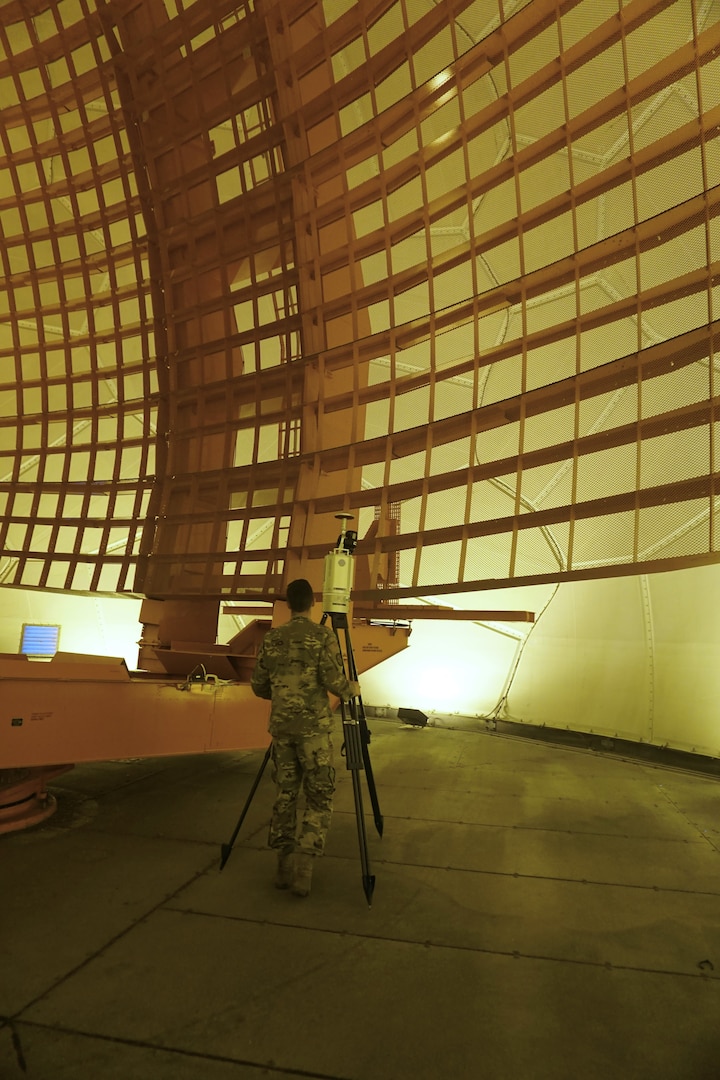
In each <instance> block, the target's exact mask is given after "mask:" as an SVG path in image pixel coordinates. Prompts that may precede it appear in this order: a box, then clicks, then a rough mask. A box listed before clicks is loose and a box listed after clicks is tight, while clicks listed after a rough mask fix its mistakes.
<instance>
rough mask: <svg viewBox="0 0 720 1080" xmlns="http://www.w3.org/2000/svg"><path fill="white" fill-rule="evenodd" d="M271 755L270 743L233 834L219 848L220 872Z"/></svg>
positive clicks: (228, 856)
mask: <svg viewBox="0 0 720 1080" xmlns="http://www.w3.org/2000/svg"><path fill="white" fill-rule="evenodd" d="M271 753H272V742H271V743H270V745H269V746H268V748H267V750H266V751H265V757H264V758H263V759H262V764H261V766H260V768H259V770H258V774H257V776H256V777H255V779H254V781H253V786H252V787H251V788H250V794H249V795H248V797H247V799H246V800H245V805H244V806H243V808H242V813H241V814H240V817H239V819H238V823H237V825H236V826H235V831H234V832H233V834H232V836H231V837H230V839H229V841H228V842H227V844H223V845H222V846H221V848H220V852H221V859H220V869H221V870H222V868H223V867H224V866H225V863H226V862H227V861H228V859H229V858H230V852H231V851H232V849H233V844H234V843H235V841H236V839H237V834H238V833H239V832H240V827H241V826H242V823H243V821H244V820H245V815H246V814H247V812H248V810H249V809H250V803H251V802H252V801H253V795H254V794H255V792H256V791H257V786H258V784H259V783H260V777H261V776H262V774H263V773H264V771H265V766H266V765H267V763H268V761H269V760H270V754H271Z"/></svg>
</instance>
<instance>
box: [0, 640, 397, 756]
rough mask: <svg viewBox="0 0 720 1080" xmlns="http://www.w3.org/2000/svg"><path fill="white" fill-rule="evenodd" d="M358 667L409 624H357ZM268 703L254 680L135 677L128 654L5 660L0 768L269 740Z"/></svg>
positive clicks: (242, 746) (0, 678)
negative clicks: (122, 656)
mask: <svg viewBox="0 0 720 1080" xmlns="http://www.w3.org/2000/svg"><path fill="white" fill-rule="evenodd" d="M352 635H353V652H354V654H355V662H356V664H357V668H358V671H359V672H360V674H362V673H363V672H364V671H368V670H369V669H370V668H372V667H375V666H376V665H377V664H379V663H381V662H382V661H383V660H386V659H387V658H388V657H390V656H393V655H394V654H396V653H398V652H400V651H401V650H402V649H404V648H405V646H406V645H407V642H408V638H409V635H410V631H409V630H408V629H407V628H397V629H388V628H386V627H380V626H368V625H366V624H364V623H358V624H355V625H354V627H353V631H352ZM268 716H269V703H268V702H267V701H263V700H261V699H260V698H256V697H255V695H254V694H253V692H252V689H251V687H250V685H249V683H247V682H240V681H238V682H224V681H218V682H217V683H216V682H213V681H212V680H208V681H203V682H192V681H190V680H187V679H186V680H183V679H181V678H170V677H165V678H159V677H157V676H153V675H149V674H138V673H135V674H131V673H130V672H128V670H127V668H126V667H125V663H124V661H122V660H116V659H112V658H109V657H92V658H84V657H81V656H76V657H73V658H72V659H71V660H69V661H67V662H65V661H63V660H59V661H58V660H53V661H51V662H50V663H31V662H28V661H25V660H20V659H13V658H9V657H7V656H6V657H1V658H0V769H7V768H11V767H12V768H21V767H30V766H47V765H49V764H55V763H64V762H76V763H77V762H80V761H98V760H109V759H114V758H126V757H158V756H164V755H170V754H197V753H204V752H206V751H213V750H247V749H257V748H260V747H264V746H267V744H268V741H269V736H268V734H267V723H268Z"/></svg>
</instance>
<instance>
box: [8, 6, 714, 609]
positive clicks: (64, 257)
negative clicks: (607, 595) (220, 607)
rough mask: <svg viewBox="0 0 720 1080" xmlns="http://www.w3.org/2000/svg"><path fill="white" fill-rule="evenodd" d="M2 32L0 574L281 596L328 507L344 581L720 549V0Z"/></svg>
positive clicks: (32, 20) (59, 585)
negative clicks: (341, 545) (349, 530)
mask: <svg viewBox="0 0 720 1080" xmlns="http://www.w3.org/2000/svg"><path fill="white" fill-rule="evenodd" d="M0 54H1V55H2V60H1V62H0V103H1V104H2V124H1V125H0V135H1V137H2V147H1V150H2V155H3V157H2V161H1V162H0V254H1V256H2V278H3V280H2V282H0V306H1V308H2V316H1V321H0V462H1V465H0V581H2V582H4V583H5V584H11V585H21V586H30V587H42V588H55V589H66V590H79V591H90V592H94V591H97V592H108V593H123V592H137V593H144V594H146V595H150V596H156V597H179V596H187V597H200V596H204V597H215V598H222V597H230V596H241V595H246V596H252V595H257V596H264V597H271V596H273V595H276V594H277V593H278V592H279V591H280V590H281V588H282V582H283V580H284V576H285V575H286V574H287V573H289V572H291V571H293V570H294V569H295V568H297V566H298V565H300V566H303V567H304V569H305V572H306V573H307V576H310V577H311V578H314V579H315V580H317V577H318V575H319V574H320V573H321V570H320V568H321V565H322V563H321V560H322V556H323V555H324V554H325V552H326V551H327V549H328V541H330V542H332V541H334V539H335V529H334V522H333V515H334V514H335V513H337V512H339V511H347V512H350V513H353V514H355V515H356V518H357V522H358V527H359V532H360V535H361V538H364V539H361V543H360V545H359V547H358V554H365V555H367V556H368V561H367V564H366V565H367V570H366V572H365V573H364V574H363V576H362V577H361V580H360V581H359V582H358V593H357V595H358V596H362V597H364V598H371V597H373V596H377V595H380V590H381V589H382V587H383V586H385V588H384V590H382V595H383V596H384V597H394V598H399V597H405V596H420V595H439V594H451V593H459V592H463V591H467V592H470V591H473V590H479V589H483V588H488V587H490V586H492V587H497V586H503V585H513V584H520V583H533V582H541V581H548V580H552V581H558V580H564V579H570V578H573V577H575V578H577V577H583V576H603V575H606V574H610V573H612V574H615V573H628V572H630V573H632V572H638V571H640V570H642V571H646V570H648V569H668V568H672V567H676V566H678V567H679V566H688V565H692V564H693V563H694V562H703V561H705V562H706V561H710V560H716V559H717V558H718V553H719V552H720V543H719V541H718V535H717V527H716V519H717V509H718V507H717V502H716V488H717V486H718V483H719V482H720V473H719V471H718V450H717V447H716V423H717V415H718V409H719V408H720V396H719V395H718V389H717V385H716V384H717V379H716V374H717V368H716V363H717V360H716V351H717V345H716V342H717V335H718V322H717V317H718V304H719V297H718V286H719V283H720V225H719V223H718V209H719V207H720V184H719V182H720V141H719V140H718V132H719V131H720V4H719V3H718V2H717V0H631V2H623V0H532V2H529V0H524V2H523V0H359V2H357V3H352V2H350V0H324V2H322V0H293V3H289V2H281V0H255V2H254V3H253V2H252V0H245V2H244V3H240V4H238V3H237V2H232V3H230V2H223V0H196V2H192V0H165V2H163V0H143V2H142V3H139V2H136V0H54V2H52V0H23V2H19V0H18V2H6V3H4V4H2V6H0ZM398 507H400V512H399V515H398V514H397V512H396V511H397V508H398ZM398 516H399V520H398ZM390 563H392V565H393V567H395V569H396V572H397V579H398V582H399V584H397V585H396V584H395V582H394V577H395V573H393V574H392V575H390V576H388V565H389V564H390Z"/></svg>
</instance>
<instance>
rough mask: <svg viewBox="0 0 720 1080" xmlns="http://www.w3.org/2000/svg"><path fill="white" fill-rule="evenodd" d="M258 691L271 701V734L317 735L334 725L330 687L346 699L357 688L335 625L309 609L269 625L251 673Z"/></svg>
mask: <svg viewBox="0 0 720 1080" xmlns="http://www.w3.org/2000/svg"><path fill="white" fill-rule="evenodd" d="M251 686H252V688H253V692H254V693H255V694H256V695H257V696H258V697H261V698H267V699H268V700H270V701H272V709H271V710H270V724H269V728H268V730H269V731H270V734H271V735H280V736H282V735H313V734H314V733H315V732H318V731H327V730H328V729H329V728H330V727H331V726H332V712H331V710H330V702H329V701H328V691H332V693H334V694H337V696H338V697H340V698H342V699H343V700H349V698H350V697H351V696H352V688H351V686H350V683H349V682H348V680H347V678H346V676H345V673H344V671H343V665H342V657H341V655H340V646H339V645H338V640H337V638H336V636H335V631H334V630H332V629H331V628H330V627H329V626H321V625H320V624H319V623H316V622H313V621H312V620H311V619H308V618H307V617H306V616H305V615H298V614H295V615H293V616H292V618H291V619H290V622H288V623H285V624H284V625H283V626H276V627H273V629H272V630H268V632H267V634H266V635H265V638H264V640H263V643H262V645H261V646H260V651H259V653H258V658H257V663H256V664H255V670H254V671H253V674H252V679H251Z"/></svg>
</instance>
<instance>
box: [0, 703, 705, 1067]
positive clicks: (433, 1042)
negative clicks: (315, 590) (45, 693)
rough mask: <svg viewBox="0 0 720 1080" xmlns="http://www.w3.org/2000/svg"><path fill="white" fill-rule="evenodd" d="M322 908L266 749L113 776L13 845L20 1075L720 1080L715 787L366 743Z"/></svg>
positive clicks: (554, 750) (63, 787) (579, 766)
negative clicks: (277, 825)
mask: <svg viewBox="0 0 720 1080" xmlns="http://www.w3.org/2000/svg"><path fill="white" fill-rule="evenodd" d="M370 728H371V730H372V734H373V737H372V743H371V747H370V753H371V759H372V764H373V771H374V775H375V779H376V782H377V789H378V794H379V798H380V804H381V809H382V811H383V814H384V818H385V829H384V836H383V837H382V839H381V838H380V837H378V835H377V833H376V831H375V828H374V826H373V822H372V817H371V814H370V812H369V810H370V807H369V799H368V798H367V788H366V785H365V782H364V776H363V784H362V787H363V792H364V797H365V809H366V816H367V833H368V846H369V853H370V860H371V869H372V871H373V872H374V873H375V875H376V887H375V892H374V896H373V902H372V907H368V904H367V902H366V899H365V895H364V892H363V888H362V876H361V870H360V861H359V854H358V837H357V825H356V818H355V813H354V803H353V793H352V782H351V776H350V774H349V773H348V771H347V770H346V768H345V766H344V763H343V762H342V761H341V760H339V768H338V796H337V803H336V814H335V819H334V822H333V828H332V832H331V835H330V839H329V842H328V850H327V853H326V857H325V858H324V859H323V860H322V861H321V863H320V864H319V866H318V868H317V870H316V876H315V883H314V888H313V894H312V895H311V896H310V897H309V898H308V899H305V900H302V899H298V898H296V897H292V896H290V895H289V894H288V893H283V892H279V891H278V890H276V889H274V888H273V887H272V884H271V878H272V875H273V872H274V857H273V855H272V854H271V853H270V852H268V851H267V850H266V848H265V839H266V828H267V820H268V816H269V809H270V804H271V800H272V784H271V781H270V779H269V777H268V776H264V777H263V779H262V780H261V783H260V786H259V788H258V791H257V794H256V795H255V798H254V800H253V802H252V805H251V808H250V812H249V814H248V817H247V819H246V821H245V824H244V826H243V828H242V830H241V832H240V835H239V837H238V840H237V842H236V844H235V847H234V849H233V852H232V855H231V856H230V859H229V861H228V863H227V865H226V866H225V869H224V870H223V871H222V873H220V872H219V869H218V866H219V857H220V845H221V844H222V843H224V842H226V841H227V840H228V839H229V838H230V836H231V834H232V831H233V828H234V826H235V823H236V821H237V818H238V815H239V813H240V810H241V809H242V806H243V803H244V801H245V798H246V796H247V792H248V791H249V789H250V785H251V783H252V781H253V780H254V778H255V776H256V775H257V771H258V768H259V765H260V762H261V760H262V756H263V755H262V752H257V753H247V752H243V753H237V754H228V753H224V754H220V755H203V756H198V757H191V758H188V757H183V758H175V759H172V758H166V759H161V760H138V761H124V762H106V763H102V764H96V765H84V766H79V767H77V768H76V769H75V770H73V771H72V772H70V773H68V774H66V775H65V776H63V777H61V778H59V780H58V782H57V783H56V785H55V787H54V788H53V790H54V792H55V793H56V794H57V795H58V797H59V801H60V808H59V810H58V813H57V814H56V816H55V817H54V818H53V819H52V820H51V821H49V822H47V823H46V824H45V825H43V826H39V827H37V828H36V829H34V830H32V831H29V832H27V833H23V834H15V835H10V836H5V837H2V838H0V867H1V875H2V894H1V907H0V912H1V917H2V924H1V926H0V1013H1V1014H2V1016H3V1018H4V1019H2V1020H0V1025H1V1026H0V1077H1V1078H2V1080H15V1078H18V1080H23V1078H25V1077H29V1078H30V1080H71V1078H72V1080H76V1078H77V1080H149V1078H152V1080H239V1078H243V1080H259V1078H260V1077H270V1078H274V1080H280V1078H283V1077H298V1076H301V1077H305V1078H308V1077H309V1078H313V1077H318V1078H319V1077H322V1078H326V1080H327V1078H337V1080H404V1078H406V1077H407V1078H408V1080H409V1078H413V1080H424V1078H428V1080H430V1078H432V1080H436V1078H444V1077H452V1078H465V1077H468V1078H481V1077H482V1078H488V1080H511V1078H512V1080H514V1078H526V1077H527V1078H531V1080H565V1078H567V1080H570V1078H572V1080H579V1078H582V1080H610V1078H613V1080H618V1078H620V1080H636V1078H638V1080H639V1078H643V1080H644V1078H648V1080H650V1078H652V1080H666V1078H668V1080H669V1078H672V1080H706V1078H707V1080H717V1078H718V1077H720V854H719V851H720V824H719V814H718V809H719V807H720V783H719V782H718V781H717V780H715V779H706V778H704V777H702V776H697V775H691V774H688V773H685V772H681V771H677V770H669V769H664V768H659V767H654V766H651V765H649V764H637V763H633V762H630V761H627V760H622V759H618V758H613V757H611V756H601V755H598V754H596V753H593V752H589V751H585V750H578V749H568V748H564V747H556V746H548V745H545V744H538V743H536V742H531V741H527V740H523V739H521V738H516V737H512V736H506V735H500V734H495V733H491V732H475V731H468V730H465V731H451V730H447V729H441V728H430V727H428V728H425V729H417V728H407V727H403V726H402V725H401V724H400V723H399V722H398V721H386V720H371V721H370Z"/></svg>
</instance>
